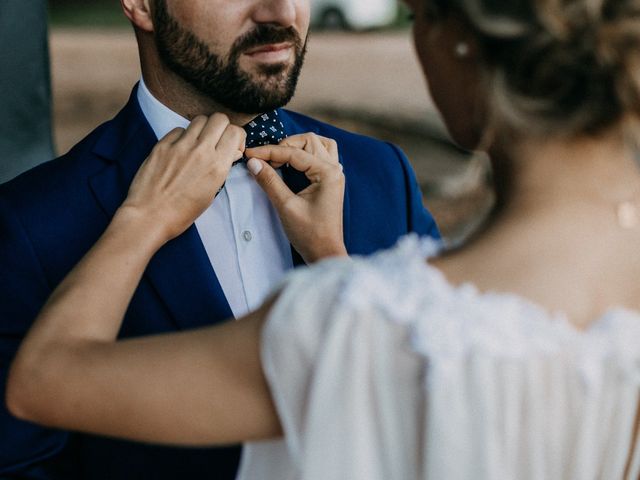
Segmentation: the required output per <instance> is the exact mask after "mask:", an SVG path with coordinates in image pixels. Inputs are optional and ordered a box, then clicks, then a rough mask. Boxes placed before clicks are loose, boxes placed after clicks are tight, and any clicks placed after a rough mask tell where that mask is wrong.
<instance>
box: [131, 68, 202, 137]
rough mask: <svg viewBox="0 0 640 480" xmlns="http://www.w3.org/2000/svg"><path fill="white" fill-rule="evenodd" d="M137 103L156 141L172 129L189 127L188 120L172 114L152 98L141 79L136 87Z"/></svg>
mask: <svg viewBox="0 0 640 480" xmlns="http://www.w3.org/2000/svg"><path fill="white" fill-rule="evenodd" d="M138 103H139V104H140V109H141V110H142V113H143V114H144V116H145V117H146V119H147V122H149V125H150V126H151V129H152V130H153V132H154V133H155V134H156V137H157V138H158V139H160V138H162V137H164V136H165V135H166V134H167V133H169V132H170V131H171V130H173V129H174V128H178V127H179V128H187V127H188V126H189V123H190V122H189V120H187V119H186V118H184V117H183V116H182V115H179V114H178V113H176V112H174V111H173V110H171V109H170V108H169V107H167V106H166V105H164V104H163V103H161V102H160V100H158V99H157V98H156V97H154V96H153V94H152V93H151V92H150V91H149V89H148V88H147V85H146V84H145V83H144V79H143V78H141V79H140V84H139V85H138Z"/></svg>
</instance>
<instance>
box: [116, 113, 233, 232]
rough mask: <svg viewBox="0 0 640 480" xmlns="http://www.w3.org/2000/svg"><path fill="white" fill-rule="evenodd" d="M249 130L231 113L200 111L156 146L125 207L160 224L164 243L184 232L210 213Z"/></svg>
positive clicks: (156, 225)
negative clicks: (237, 123) (205, 113)
mask: <svg viewBox="0 0 640 480" xmlns="http://www.w3.org/2000/svg"><path fill="white" fill-rule="evenodd" d="M245 138H246V133H245V131H244V130H243V129H242V128H240V127H237V126H235V125H232V124H231V123H230V121H229V118H228V117H227V116H226V115H223V114H220V113H216V114H213V115H212V116H210V117H205V116H198V117H196V118H194V119H193V121H192V122H191V124H190V125H189V127H188V128H187V129H186V130H184V129H181V128H178V129H175V130H172V131H171V132H170V133H169V134H167V136H165V137H164V138H163V139H162V140H160V142H158V144H157V145H156V146H155V147H154V149H153V150H152V152H151V154H150V155H149V157H148V158H147V159H146V160H145V162H144V163H143V164H142V167H141V168H140V170H139V171H138V173H137V175H136V177H135V178H134V180H133V183H132V184H131V187H130V189H129V194H128V196H127V199H126V200H125V202H124V204H123V205H122V207H121V208H120V213H121V215H122V212H123V211H127V212H132V211H133V212H135V214H134V216H135V217H137V218H141V219H145V224H147V225H149V226H152V227H153V228H158V229H159V230H160V231H159V235H160V239H159V240H160V242H162V243H164V242H166V241H169V240H171V239H172V238H175V237H177V236H178V235H180V234H181V233H182V232H184V231H185V230H186V229H187V228H188V227H189V226H190V225H191V224H192V223H193V222H194V221H195V220H196V218H198V216H200V215H201V214H202V212H204V211H205V210H206V209H207V208H208V207H209V205H211V202H212V201H213V199H214V197H215V195H216V193H217V192H218V191H219V190H220V188H221V187H222V185H223V184H224V182H225V180H226V178H227V176H228V175H229V170H230V169H231V166H232V164H233V162H234V161H236V160H239V159H240V158H242V154H243V151H244V148H245Z"/></svg>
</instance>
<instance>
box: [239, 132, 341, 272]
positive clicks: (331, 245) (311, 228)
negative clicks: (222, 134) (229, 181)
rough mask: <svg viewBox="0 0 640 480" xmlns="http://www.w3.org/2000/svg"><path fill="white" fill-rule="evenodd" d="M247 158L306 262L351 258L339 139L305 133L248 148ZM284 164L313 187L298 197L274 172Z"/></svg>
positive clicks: (290, 238) (303, 191) (292, 241)
mask: <svg viewBox="0 0 640 480" xmlns="http://www.w3.org/2000/svg"><path fill="white" fill-rule="evenodd" d="M246 155H247V156H248V157H250V158H251V157H254V158H251V159H250V160H249V164H248V167H249V170H251V172H252V173H253V174H254V176H255V178H256V181H257V182H258V184H259V185H260V186H261V187H262V189H263V190H264V191H265V192H266V194H267V195H268V196H269V199H270V201H271V203H272V204H273V206H274V207H275V209H276V211H277V212H278V215H279V216H280V220H281V221H282V225H283V227H284V230H285V232H286V234H287V237H288V238H289V241H290V242H291V244H292V245H293V247H294V248H295V249H296V250H297V251H298V252H299V253H300V255H302V258H303V259H304V260H305V262H307V263H312V262H315V261H317V260H320V259H322V258H325V257H330V256H342V255H346V254H347V251H346V247H345V245H344V234H343V225H342V216H343V211H342V210H343V202H344V187H345V179H344V174H343V173H342V165H340V162H339V161H338V158H339V157H338V146H337V144H336V142H335V141H334V140H332V139H329V138H324V137H321V136H319V135H315V134H313V133H305V134H302V135H295V136H291V137H288V138H286V139H285V140H283V141H282V142H281V143H280V145H265V146H263V147H257V148H248V149H247V151H246ZM267 162H268V163H267ZM285 163H288V164H289V166H290V167H291V168H295V169H296V170H298V171H301V172H304V174H305V175H306V177H307V179H309V181H310V182H311V185H309V186H308V187H307V188H305V189H304V190H302V191H301V192H299V193H298V194H294V193H293V192H292V191H291V190H290V189H289V187H287V185H286V184H285V183H284V181H283V180H282V179H281V178H280V176H279V175H278V174H277V173H276V171H275V170H274V169H273V168H272V167H275V168H277V167H279V166H281V165H283V164H285Z"/></svg>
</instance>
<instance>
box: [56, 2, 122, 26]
mask: <svg viewBox="0 0 640 480" xmlns="http://www.w3.org/2000/svg"><path fill="white" fill-rule="evenodd" d="M49 20H50V23H51V25H52V26H54V27H55V26H65V27H69V26H71V27H126V26H127V25H129V23H128V21H127V19H126V17H125V16H124V14H123V13H122V10H121V8H120V2H118V1H117V0H92V1H90V2H88V1H86V0H50V2H49Z"/></svg>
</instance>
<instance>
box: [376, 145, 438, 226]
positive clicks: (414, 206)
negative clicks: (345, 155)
mask: <svg viewBox="0 0 640 480" xmlns="http://www.w3.org/2000/svg"><path fill="white" fill-rule="evenodd" d="M388 145H389V146H390V147H391V148H392V149H393V151H394V152H395V154H396V155H397V156H398V159H399V160H400V165H401V166H402V169H403V171H404V177H405V184H406V185H405V186H406V192H407V208H408V211H407V217H408V222H407V223H408V227H409V228H408V231H409V232H415V233H417V234H419V235H428V236H430V237H433V238H436V239H439V238H440V231H439V230H438V226H437V225H436V222H435V220H434V219H433V216H432V215H431V214H430V213H429V211H428V210H427V209H426V208H425V206H424V203H423V200H422V192H421V191H420V186H419V185H418V181H417V179H416V175H415V173H414V171H413V168H412V167H411V164H410V163H409V160H408V159H407V157H406V156H405V154H404V153H403V152H402V150H400V149H399V148H398V147H397V146H395V145H393V144H392V143H389V144H388Z"/></svg>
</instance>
